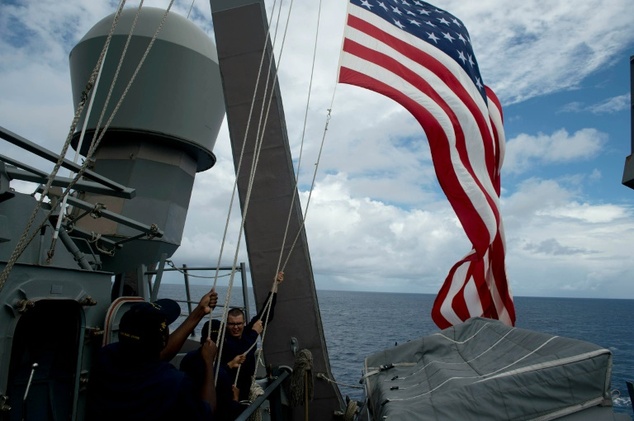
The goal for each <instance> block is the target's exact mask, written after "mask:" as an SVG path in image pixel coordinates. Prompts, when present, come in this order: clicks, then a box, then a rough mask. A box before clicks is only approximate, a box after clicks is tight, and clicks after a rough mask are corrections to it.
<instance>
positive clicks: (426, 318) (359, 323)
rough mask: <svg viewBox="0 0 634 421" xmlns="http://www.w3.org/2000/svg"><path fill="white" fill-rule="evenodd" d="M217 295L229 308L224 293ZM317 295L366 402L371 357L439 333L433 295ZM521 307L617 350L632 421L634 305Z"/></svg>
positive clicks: (341, 373)
mask: <svg viewBox="0 0 634 421" xmlns="http://www.w3.org/2000/svg"><path fill="white" fill-rule="evenodd" d="M207 288H208V287H206V286H200V285H192V286H191V289H192V298H193V300H194V301H196V302H197V300H198V299H199V298H200V297H201V296H202V295H203V294H204V293H205V292H206V291H207ZM282 288H283V286H282ZM218 291H219V294H220V302H224V299H225V298H224V297H225V296H226V294H223V288H222V287H219V288H218ZM317 295H318V300H319V307H320V310H321V317H322V322H323V326H324V335H325V337H326V343H327V347H328V355H329V357H330V364H331V369H332V374H333V377H334V380H335V381H336V382H337V383H338V385H339V388H340V390H341V392H342V394H343V395H344V396H349V397H350V398H351V399H355V400H361V399H362V396H363V390H362V389H361V387H360V384H359V379H360V378H361V375H362V368H363V361H364V358H365V357H366V356H368V355H371V354H373V353H375V352H378V351H380V350H382V349H385V348H389V347H392V346H394V345H396V344H400V343H404V342H407V341H408V340H410V339H414V338H419V337H421V336H426V335H429V334H432V333H435V332H437V331H438V330H439V329H438V328H437V327H436V325H435V324H434V323H433V322H432V320H431V317H430V315H429V314H430V310H431V306H432V304H433V301H434V297H435V296H434V295H431V294H404V293H382V292H351V291H318V292H317ZM159 296H160V297H170V298H174V299H180V300H183V299H185V293H184V287H183V286H182V285H173V284H163V285H162V286H161V293H160V294H159ZM239 297H241V291H240V290H239V289H234V291H233V293H232V301H231V303H230V305H242V302H241V301H238V300H239ZM251 304H253V299H251ZM182 306H184V304H182ZM251 307H252V306H251ZM184 308H185V307H184ZM515 308H516V314H517V322H516V326H517V327H521V328H527V329H532V330H538V331H542V332H546V333H551V334H554V335H559V336H567V337H571V338H576V339H581V340H585V341H589V342H593V343H595V344H597V345H600V346H602V347H604V348H608V349H610V350H611V351H612V354H613V370H612V389H613V390H614V392H613V396H614V399H613V400H614V404H615V411H617V412H623V413H628V414H630V415H632V402H631V400H630V398H629V394H628V392H627V386H626V383H625V382H626V381H634V334H633V332H632V328H633V327H634V300H607V299H590V298H542V297H515ZM251 314H255V311H254V309H253V308H251ZM198 333H199V332H198Z"/></svg>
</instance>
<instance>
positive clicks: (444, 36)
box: [442, 32, 455, 42]
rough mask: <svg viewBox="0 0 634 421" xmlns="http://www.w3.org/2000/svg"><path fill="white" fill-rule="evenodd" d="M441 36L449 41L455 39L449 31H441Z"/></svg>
mask: <svg viewBox="0 0 634 421" xmlns="http://www.w3.org/2000/svg"><path fill="white" fill-rule="evenodd" d="M442 36H443V38H445V39H446V40H447V41H449V42H453V40H454V39H455V38H454V37H452V36H451V34H450V33H449V32H443V34H442Z"/></svg>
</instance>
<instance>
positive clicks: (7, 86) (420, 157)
mask: <svg viewBox="0 0 634 421" xmlns="http://www.w3.org/2000/svg"><path fill="white" fill-rule="evenodd" d="M370 1H374V0H370ZM322 3H323V4H321V7H320V9H321V15H318V11H319V6H320V3H319V2H318V1H317V0H295V1H294V2H293V3H291V2H289V1H284V2H282V5H283V8H282V13H280V14H279V15H280V16H281V18H282V21H281V23H279V24H274V25H273V26H274V28H277V27H279V28H281V29H283V28H284V27H285V24H284V22H285V21H286V17H287V16H290V19H289V20H288V22H289V24H288V29H287V32H286V36H285V37H284V47H283V49H282V48H281V47H280V44H276V59H277V62H278V65H279V78H280V89H281V93H282V98H283V103H284V110H285V114H286V120H287V127H288V135H289V140H290V143H291V148H292V151H293V154H294V159H295V162H296V163H297V162H298V158H299V154H300V151H301V156H302V158H301V159H302V161H301V162H302V166H301V168H300V171H299V173H298V179H299V188H300V195H301V199H302V203H303V207H304V212H305V213H306V216H307V218H306V233H307V237H308V242H309V248H310V254H311V261H312V266H313V271H314V276H315V280H316V284H317V288H318V289H340V290H364V291H388V292H417V293H431V294H434V293H436V292H437V291H438V289H439V287H440V285H441V284H442V282H443V280H444V279H445V276H446V275H447V272H448V271H449V269H450V268H451V266H452V265H453V264H454V263H455V262H457V261H458V260H459V259H461V258H462V257H463V256H464V255H465V254H466V253H467V252H469V250H470V248H471V245H470V244H469V242H468V240H467V238H466V237H465V235H464V231H463V230H462V227H461V226H460V223H459V222H458V220H457V218H456V216H455V214H454V212H453V210H452V209H451V207H450V205H449V202H448V201H447V199H446V197H445V195H444V193H443V192H442V190H441V189H440V187H439V186H438V182H437V180H436V177H435V174H434V171H433V166H432V163H431V157H430V152H429V147H428V144H427V139H426V137H425V133H424V131H423V130H422V128H421V127H420V125H419V124H418V123H417V122H416V121H415V120H414V118H413V117H412V116H411V115H410V114H409V113H408V112H407V111H406V110H405V109H403V108H402V107H401V106H400V105H398V104H396V103H395V102H393V101H391V100H390V99H388V98H384V97H382V96H381V95H379V94H377V93H374V92H370V91H367V90H364V89H362V88H359V87H355V86H349V85H343V84H337V83H336V77H337V65H338V59H339V51H340V48H341V42H342V37H343V27H344V22H345V13H346V2H345V1H343V0H326V1H323V2H322ZM144 4H145V5H148V6H159V7H167V5H168V1H163V0H152V1H146V2H145V3H144ZM277 4H279V3H277ZM137 5H138V3H137V2H129V4H128V6H126V7H136V6H137ZM434 5H435V6H437V7H440V8H443V9H445V10H447V11H449V12H451V13H452V14H454V15H455V16H457V17H458V18H460V19H461V20H462V21H463V23H464V24H465V25H466V27H467V29H468V30H469V33H470V35H471V39H472V42H473V48H474V52H475V55H476V58H477V61H478V63H479V66H480V72H481V74H482V77H483V79H484V82H485V83H486V84H487V85H488V86H489V87H491V88H492V89H493V90H494V91H495V92H496V94H497V95H498V97H499V98H500V100H501V102H502V106H503V111H504V122H505V133H506V141H507V144H506V155H505V162H504V166H503V169H502V195H501V210H502V217H503V220H504V224H505V230H506V247H507V252H506V268H507V274H508V279H509V282H510V285H511V289H512V291H513V293H514V295H516V296H553V297H593V298H627V299H634V258H632V256H631V253H632V244H633V243H634V192H633V191H632V190H631V189H629V188H627V187H625V186H623V185H622V184H621V179H622V175H623V168H624V163H625V157H626V156H628V155H630V154H631V147H632V143H631V131H630V130H631V126H630V124H631V123H630V103H631V100H630V74H629V72H630V68H629V57H630V55H634V31H633V30H632V26H631V16H632V15H633V13H634V3H632V2H631V0H611V1H610V2H607V3H606V2H599V1H595V0H581V1H577V2H568V1H565V2H564V1H555V0H548V1H546V0H534V1H525V2H511V1H506V0H483V1H478V2H464V1H458V0H438V1H437V2H435V3H434ZM116 6H117V3H115V2H112V1H99V2H97V1H78V0H66V1H64V2H59V1H51V0H24V1H19V0H1V3H0V57H1V60H0V126H3V127H5V128H7V129H9V130H11V131H13V132H15V133H18V134H20V135H22V136H24V137H26V138H27V139H29V140H31V141H34V142H37V143H39V144H41V145H43V146H45V147H47V148H49V149H51V150H53V151H56V152H59V151H60V150H61V147H62V145H63V142H64V140H65V138H66V136H67V132H68V129H69V127H70V123H71V119H72V116H73V105H72V97H71V88H70V76H69V69H68V54H69V52H70V50H71V49H72V47H73V46H74V45H75V43H76V42H77V41H78V40H79V39H80V38H81V37H82V36H83V35H84V34H85V33H86V32H87V31H88V30H89V29H90V28H91V27H92V26H93V25H94V24H95V23H96V22H98V21H99V20H100V19H101V18H103V17H105V16H107V15H108V14H110V13H113V12H114V11H115V10H116ZM272 6H273V3H272V2H268V1H267V9H268V12H269V16H271V15H273V16H275V17H277V15H278V13H277V11H275V13H272ZM190 8H191V13H190V18H191V19H192V20H193V21H194V22H195V23H196V24H197V25H199V26H200V27H201V28H202V29H203V30H204V31H205V32H206V33H207V34H208V35H209V36H210V37H212V38H213V27H212V25H211V18H210V6H209V3H208V2H206V1H196V2H195V3H193V6H192V3H191V2H190V1H187V2H182V1H176V2H175V3H174V6H173V11H174V12H175V13H178V14H181V15H185V16H186V15H187V14H188V12H189V10H190ZM289 10H290V15H289V14H288V13H287V12H289ZM318 16H320V17H319V18H318ZM317 22H319V31H318V34H319V36H318V37H317V41H315V39H316V36H315V32H316V28H317ZM280 34H282V32H280ZM279 39H282V35H280V38H279ZM313 52H315V58H314V60H313ZM313 61H314V63H315V64H314V70H312V69H311V65H312V63H313ZM311 74H312V82H311ZM309 85H312V90H311V91H310V102H308V99H307V98H308V97H309V94H308V93H309V90H308V87H309ZM328 109H331V117H330V120H329V122H328V130H327V131H326V132H325V133H326V134H325V135H324V128H325V125H326V117H327V110H328ZM305 116H306V118H305ZM322 139H324V146H323V151H322V154H321V158H320V160H319V165H318V166H316V165H315V163H316V162H317V159H318V158H317V157H318V153H319V148H320V145H321V142H322ZM0 149H1V150H2V152H0V153H2V154H4V155H8V156H11V157H14V158H20V159H22V160H24V161H25V162H28V163H32V164H35V163H36V162H37V161H36V160H34V158H33V157H30V156H26V155H24V154H22V153H19V152H18V151H16V150H15V149H14V148H13V147H12V146H10V145H6V144H4V143H3V144H2V146H0ZM214 153H215V155H216V157H217V159H218V161H217V163H216V165H215V166H214V167H213V168H212V169H210V170H208V171H206V172H203V173H199V174H198V175H197V177H196V181H195V184H194V192H193V195H192V199H191V202H190V208H189V214H188V217H187V223H186V227H185V231H184V234H183V240H182V245H181V247H180V248H179V250H178V251H177V252H176V253H175V254H174V256H172V260H173V261H174V263H175V264H176V265H179V266H180V265H182V264H187V265H188V266H199V265H203V266H211V265H215V264H216V263H217V261H218V259H219V250H220V246H221V240H222V237H223V231H224V229H225V222H226V219H227V213H228V209H229V204H230V197H231V192H232V188H233V182H234V176H233V174H234V169H233V164H232V158H231V150H230V144H229V136H228V130H227V128H226V123H223V127H222V129H221V132H220V134H219V137H218V139H217V141H216V144H215V148H214ZM73 156H74V154H70V156H69V158H70V159H72V158H73ZM47 165H48V164H47ZM315 168H317V172H316V174H315V185H314V187H313V189H312V191H311V189H310V187H311V182H312V178H313V172H314V170H315ZM13 186H14V187H15V188H16V189H18V190H20V189H25V190H24V191H32V186H29V187H25V186H24V185H23V184H21V183H15V184H14V185H13ZM29 189H31V190H29ZM309 195H310V202H309V205H308V208H306V204H307V203H308V198H309ZM236 206H237V205H236ZM238 226H239V218H238V215H236V214H235V212H233V213H232V216H231V218H230V220H229V230H228V236H227V240H226V245H225V252H224V254H223V256H222V258H221V260H222V262H223V264H231V263H232V261H233V260H234V254H235V247H236V244H238V242H239V240H238ZM241 244H242V248H241V249H240V250H239V255H238V260H239V261H246V260H247V257H246V253H245V251H244V241H241ZM232 247H233V250H232ZM227 250H229V251H227ZM289 275H290V276H289V277H291V276H292V275H291V274H289Z"/></svg>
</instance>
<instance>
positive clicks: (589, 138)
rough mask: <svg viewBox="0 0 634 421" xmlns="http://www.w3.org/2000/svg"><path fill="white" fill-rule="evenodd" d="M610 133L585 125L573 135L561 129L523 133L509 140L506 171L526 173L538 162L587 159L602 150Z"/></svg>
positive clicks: (505, 163) (547, 163)
mask: <svg viewBox="0 0 634 421" xmlns="http://www.w3.org/2000/svg"><path fill="white" fill-rule="evenodd" d="M606 141H607V134H605V133H601V132H599V131H598V130H596V129H582V130H579V131H577V132H575V133H574V134H572V135H570V134H569V133H568V131H567V130H565V129H560V130H557V131H555V132H553V133H552V134H551V135H546V134H543V133H539V134H537V135H534V136H533V135H528V134H520V135H518V136H516V137H515V138H513V139H510V140H508V142H507V145H506V153H505V156H504V168H503V171H505V172H506V173H509V174H522V173H524V172H526V171H528V170H531V169H533V168H534V167H536V166H542V165H550V164H557V163H565V162H573V161H578V160H586V159H589V158H591V157H594V156H595V155H596V154H597V153H599V152H600V151H601V148H602V146H603V145H604V144H605V143H606Z"/></svg>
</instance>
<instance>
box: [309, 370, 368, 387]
mask: <svg viewBox="0 0 634 421" xmlns="http://www.w3.org/2000/svg"><path fill="white" fill-rule="evenodd" d="M317 378H318V379H321V380H326V381H327V382H329V383H332V384H336V385H339V386H345V387H349V388H352V389H363V386H359V385H356V384H346V383H341V382H337V381H335V380H334V379H331V378H329V377H327V376H326V375H325V374H324V373H319V374H317Z"/></svg>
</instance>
